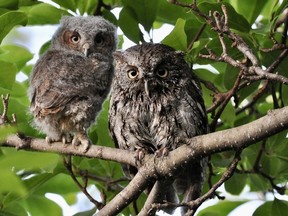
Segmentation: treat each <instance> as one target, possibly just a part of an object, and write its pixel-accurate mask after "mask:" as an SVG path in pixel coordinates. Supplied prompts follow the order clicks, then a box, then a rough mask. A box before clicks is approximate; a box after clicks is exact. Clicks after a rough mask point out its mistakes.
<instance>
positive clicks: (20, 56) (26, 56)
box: [0, 45, 33, 70]
mask: <svg viewBox="0 0 288 216" xmlns="http://www.w3.org/2000/svg"><path fill="white" fill-rule="evenodd" d="M32 58H33V55H32V54H31V53H30V52H29V51H28V50H27V49H26V48H24V47H21V46H15V45H5V46H1V47H0V61H5V62H10V63H15V64H16V66H17V68H18V70H20V69H21V68H22V67H23V66H24V65H25V64H26V62H27V61H29V60H31V59H32Z"/></svg>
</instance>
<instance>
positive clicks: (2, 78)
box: [0, 61, 18, 90]
mask: <svg viewBox="0 0 288 216" xmlns="http://www.w3.org/2000/svg"><path fill="white" fill-rule="evenodd" d="M0 68H1V71H0V87H1V88H4V89H7V90H11V89H12V87H13V85H14V82H15V77H16V73H17V71H18V70H17V67H16V65H15V64H13V63H9V62H4V61H0Z"/></svg>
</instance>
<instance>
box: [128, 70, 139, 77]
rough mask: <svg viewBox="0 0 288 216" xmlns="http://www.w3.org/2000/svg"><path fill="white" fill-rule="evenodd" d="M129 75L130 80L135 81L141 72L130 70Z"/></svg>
mask: <svg viewBox="0 0 288 216" xmlns="http://www.w3.org/2000/svg"><path fill="white" fill-rule="evenodd" d="M127 74H128V77H129V78H130V79H135V78H136V77H137V76H138V74H139V72H138V70H136V69H130V70H128V71H127Z"/></svg>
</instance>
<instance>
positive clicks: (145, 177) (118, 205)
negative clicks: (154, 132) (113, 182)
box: [94, 157, 156, 216]
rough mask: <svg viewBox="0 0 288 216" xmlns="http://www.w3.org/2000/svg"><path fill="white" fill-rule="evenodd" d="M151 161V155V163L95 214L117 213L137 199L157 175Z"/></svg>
mask: <svg viewBox="0 0 288 216" xmlns="http://www.w3.org/2000/svg"><path fill="white" fill-rule="evenodd" d="M151 163H153V159H152V158H151V157H150V163H146V164H145V165H144V166H143V167H141V168H140V169H139V170H138V172H137V174H136V175H135V177H134V178H133V179H132V180H131V181H130V183H129V184H128V185H127V187H125V188H124V189H123V190H122V191H121V192H120V193H118V194H117V195H116V196H115V197H114V198H113V199H112V200H111V201H110V202H109V203H108V204H107V205H106V206H104V207H103V208H102V209H101V210H100V211H99V212H98V213H96V214H95V215H94V216H109V215H117V214H118V213H120V212H121V211H122V210H123V209H124V208H125V207H126V206H128V205H129V204H130V203H131V202H132V201H133V200H135V199H136V198H137V197H138V196H139V195H140V194H141V193H142V191H143V190H145V188H146V187H147V186H148V183H149V181H151V180H152V179H153V178H155V177H156V176H155V175H154V174H155V171H153V166H151Z"/></svg>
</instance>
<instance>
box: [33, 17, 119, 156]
mask: <svg viewBox="0 0 288 216" xmlns="http://www.w3.org/2000/svg"><path fill="white" fill-rule="evenodd" d="M116 38H117V37H116V28H115V26H114V25H112V24H111V23H110V22H108V21H107V20H105V19H104V18H102V17H97V16H95V17H93V16H87V17H69V16H64V17H62V19H61V21H60V26H59V28H58V30H57V31H56V33H55V34H54V36H53V38H52V40H51V46H50V47H49V49H48V50H47V52H46V53H45V54H44V55H43V56H42V57H41V58H40V59H39V60H38V61H37V63H36V64H35V66H34V68H33V71H32V74H31V75H30V78H29V84H30V85H29V91H28V95H29V99H30V112H31V113H32V115H33V116H34V123H33V124H34V125H35V127H36V128H37V129H39V130H40V131H42V132H44V133H45V134H46V135H47V136H46V142H48V143H51V142H56V141H62V142H63V143H70V142H72V144H73V145H74V146H77V148H79V149H82V150H83V151H84V152H85V151H87V150H88V148H89V145H90V140H89V139H88V136H87V129H88V128H89V126H90V125H91V124H92V123H93V122H94V121H95V118H96V117H97V114H98V113H99V111H100V110H101V107H102V103H103V101H104V100H105V99H106V97H107V94H108V93H109V92H110V86H111V82H112V77H113V75H114V66H113V56H112V53H113V52H114V51H115V49H116V41H117V39H116Z"/></svg>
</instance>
